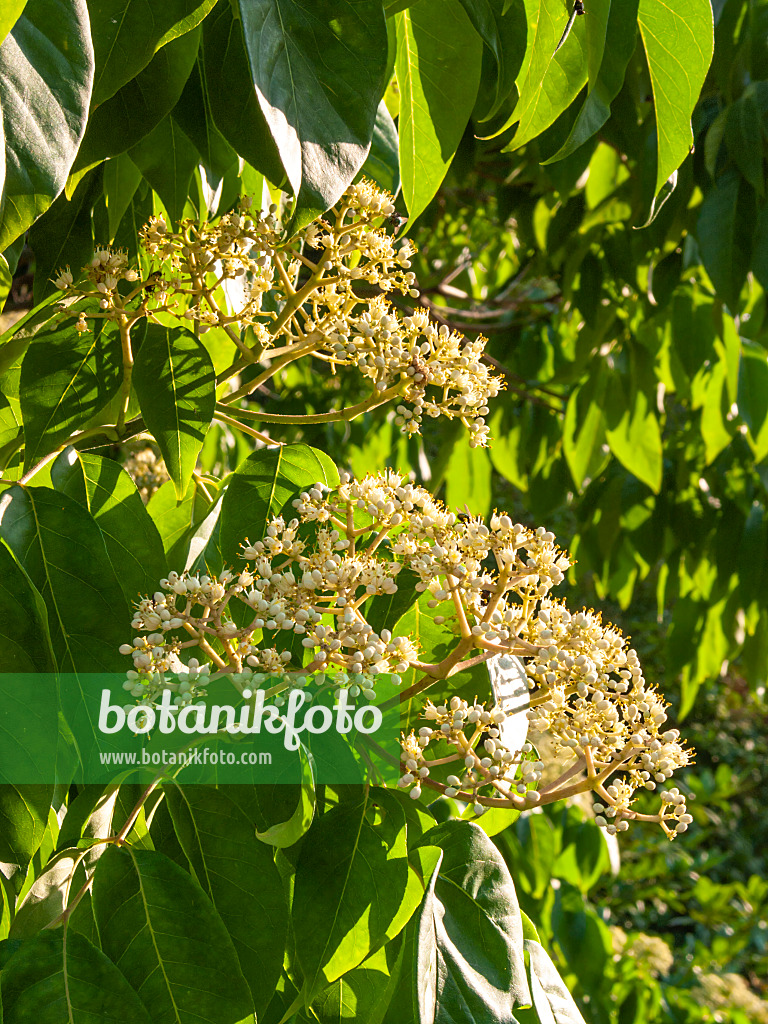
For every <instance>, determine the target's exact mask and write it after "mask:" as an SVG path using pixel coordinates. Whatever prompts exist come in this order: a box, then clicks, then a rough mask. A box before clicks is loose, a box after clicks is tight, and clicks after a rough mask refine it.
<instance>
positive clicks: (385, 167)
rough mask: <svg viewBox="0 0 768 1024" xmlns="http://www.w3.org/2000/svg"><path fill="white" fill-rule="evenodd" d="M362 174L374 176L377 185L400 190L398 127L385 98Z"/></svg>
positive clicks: (379, 111) (378, 113) (389, 189)
mask: <svg viewBox="0 0 768 1024" xmlns="http://www.w3.org/2000/svg"><path fill="white" fill-rule="evenodd" d="M361 174H362V175H363V176H364V177H366V178H372V179H373V181H375V182H376V184H377V185H380V186H381V187H382V188H383V189H386V190H387V191H388V192H391V193H392V195H396V194H397V193H398V192H399V191H400V156H399V154H398V139H397V128H396V127H395V122H394V121H393V120H392V118H391V116H390V113H389V111H388V110H387V105H386V103H385V102H384V100H382V101H381V103H380V104H379V109H378V110H377V112H376V123H375V124H374V126H373V139H372V140H371V149H370V152H369V153H368V157H367V158H366V161H365V163H364V164H363V168H362V171H361Z"/></svg>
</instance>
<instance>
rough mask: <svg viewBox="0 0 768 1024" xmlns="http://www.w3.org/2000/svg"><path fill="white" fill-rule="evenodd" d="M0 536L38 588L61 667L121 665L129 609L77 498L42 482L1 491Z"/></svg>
mask: <svg viewBox="0 0 768 1024" xmlns="http://www.w3.org/2000/svg"><path fill="white" fill-rule="evenodd" d="M0 537H2V538H3V539H4V540H5V541H6V542H7V544H8V546H9V547H10V548H11V550H12V551H13V553H14V554H15V555H16V558H17V559H18V560H19V562H20V563H21V565H22V566H23V567H24V569H25V570H26V572H27V573H28V574H29V576H30V578H31V580H32V582H33V583H34V585H35V586H36V587H37V589H38V590H39V591H40V593H41V595H42V597H43V600H44V601H45V603H46V607H47V609H48V622H49V625H50V631H51V641H52V644H53V651H54V654H55V656H56V661H57V663H58V666H59V670H60V671H62V672H72V671H74V670H76V669H77V670H79V671H81V672H110V671H114V672H120V671H121V670H122V669H124V667H125V666H124V664H123V659H122V657H121V655H120V654H118V650H117V649H118V647H119V646H120V644H121V643H123V642H124V641H125V634H126V629H127V628H128V627H129V624H130V612H129V609H128V605H127V603H126V601H125V598H124V597H123V593H122V590H121V589H120V584H119V583H118V581H117V578H116V576H115V572H114V569H113V568H112V563H111V562H110V560H109V557H108V555H107V550H106V548H105V546H104V540H103V538H102V535H101V532H100V530H99V528H98V526H97V525H96V523H95V522H94V520H93V519H92V518H91V516H90V515H89V514H88V512H86V510H85V509H84V508H83V507H82V506H81V505H79V504H78V503H77V502H76V501H73V500H72V499H71V498H69V497H67V496H66V495H65V494H59V493H57V492H56V491H52V490H50V489H49V488H44V487H24V488H22V487H12V488H10V490H7V491H5V492H4V493H3V494H2V496H0Z"/></svg>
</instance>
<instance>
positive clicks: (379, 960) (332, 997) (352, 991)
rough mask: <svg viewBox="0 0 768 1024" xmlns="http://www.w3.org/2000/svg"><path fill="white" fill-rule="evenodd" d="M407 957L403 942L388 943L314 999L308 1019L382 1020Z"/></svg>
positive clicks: (335, 1022) (336, 1023)
mask: <svg viewBox="0 0 768 1024" xmlns="http://www.w3.org/2000/svg"><path fill="white" fill-rule="evenodd" d="M402 960H403V944H402V943H401V942H399V941H398V940H395V941H394V942H390V943H388V944H387V945H386V946H385V947H384V948H383V949H380V950H377V952H375V953H373V954H372V955H371V956H369V957H368V959H367V960H364V961H363V963H362V964H360V966H359V967H355V969H354V970H352V971H347V973H346V974H345V975H343V976H342V977H341V978H339V979H338V981H335V982H334V983H333V984H332V985H330V986H329V987H328V988H327V989H326V990H325V992H323V993H322V995H320V996H318V998H317V999H315V1001H314V1002H313V1003H312V1007H311V1010H310V1013H309V1015H308V1018H307V1019H308V1020H311V1021H312V1022H315V1021H318V1022H319V1024H343V1022H345V1021H365V1024H381V1022H382V1021H383V1019H384V1014H385V1013H386V1012H387V1007H388V1005H389V1001H390V999H391V998H392V992H393V990H394V987H395V984H396V982H397V976H398V973H399V970H400V967H401V963H402Z"/></svg>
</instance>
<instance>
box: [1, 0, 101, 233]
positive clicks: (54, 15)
mask: <svg viewBox="0 0 768 1024" xmlns="http://www.w3.org/2000/svg"><path fill="white" fill-rule="evenodd" d="M92 84H93V50H92V48H91V38H90V33H89V27H88V9H87V7H86V4H85V0H72V2H71V3H64V4H63V3H60V2H58V0H36V2H35V3H33V4H28V5H27V6H26V7H25V8H24V12H23V13H22V15H21V17H20V18H19V19H18V21H17V22H16V23H15V25H14V26H13V28H12V30H11V32H10V34H9V35H8V36H7V37H6V38H5V40H4V42H3V44H2V46H0V112H2V128H3V130H4V132H5V169H6V173H5V188H4V191H3V205H2V220H1V221H0V252H2V251H3V250H4V249H6V248H7V247H8V245H10V243H11V242H12V241H13V240H14V239H15V238H18V237H19V235H21V234H23V232H24V231H26V229H27V228H28V227H29V225H30V224H32V222H33V221H35V220H36V219H37V218H38V217H39V216H40V214H41V213H43V212H44V211H45V210H46V209H47V208H48V207H49V206H50V205H51V203H52V202H53V200H54V199H55V198H56V196H57V195H58V194H59V193H60V192H61V191H62V189H63V188H64V185H65V183H66V180H67V175H68V174H69V169H70V167H71V166H72V162H73V160H74V159H75V154H76V153H77V150H78V147H79V145H80V141H81V139H82V137H83V133H84V131H85V124H86V119H87V117H88V105H89V103H90V99H91V87H92ZM43 126H44V130H43Z"/></svg>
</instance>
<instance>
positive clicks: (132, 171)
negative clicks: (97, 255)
mask: <svg viewBox="0 0 768 1024" xmlns="http://www.w3.org/2000/svg"><path fill="white" fill-rule="evenodd" d="M140 181H141V171H140V170H139V168H138V167H137V166H136V164H135V163H134V162H133V160H131V158H130V157H129V156H128V154H127V153H121V154H120V155H119V156H116V157H113V158H112V159H111V160H107V162H106V163H105V165H104V198H105V199H106V201H107V216H108V218H109V240H110V241H112V239H113V238H114V237H115V235H116V234H117V229H118V228H119V227H120V221H121V220H122V219H123V216H124V215H125V212H126V210H127V209H128V207H129V206H130V203H131V200H132V199H133V197H134V195H135V193H136V189H137V188H138V187H139V182H140Z"/></svg>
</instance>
